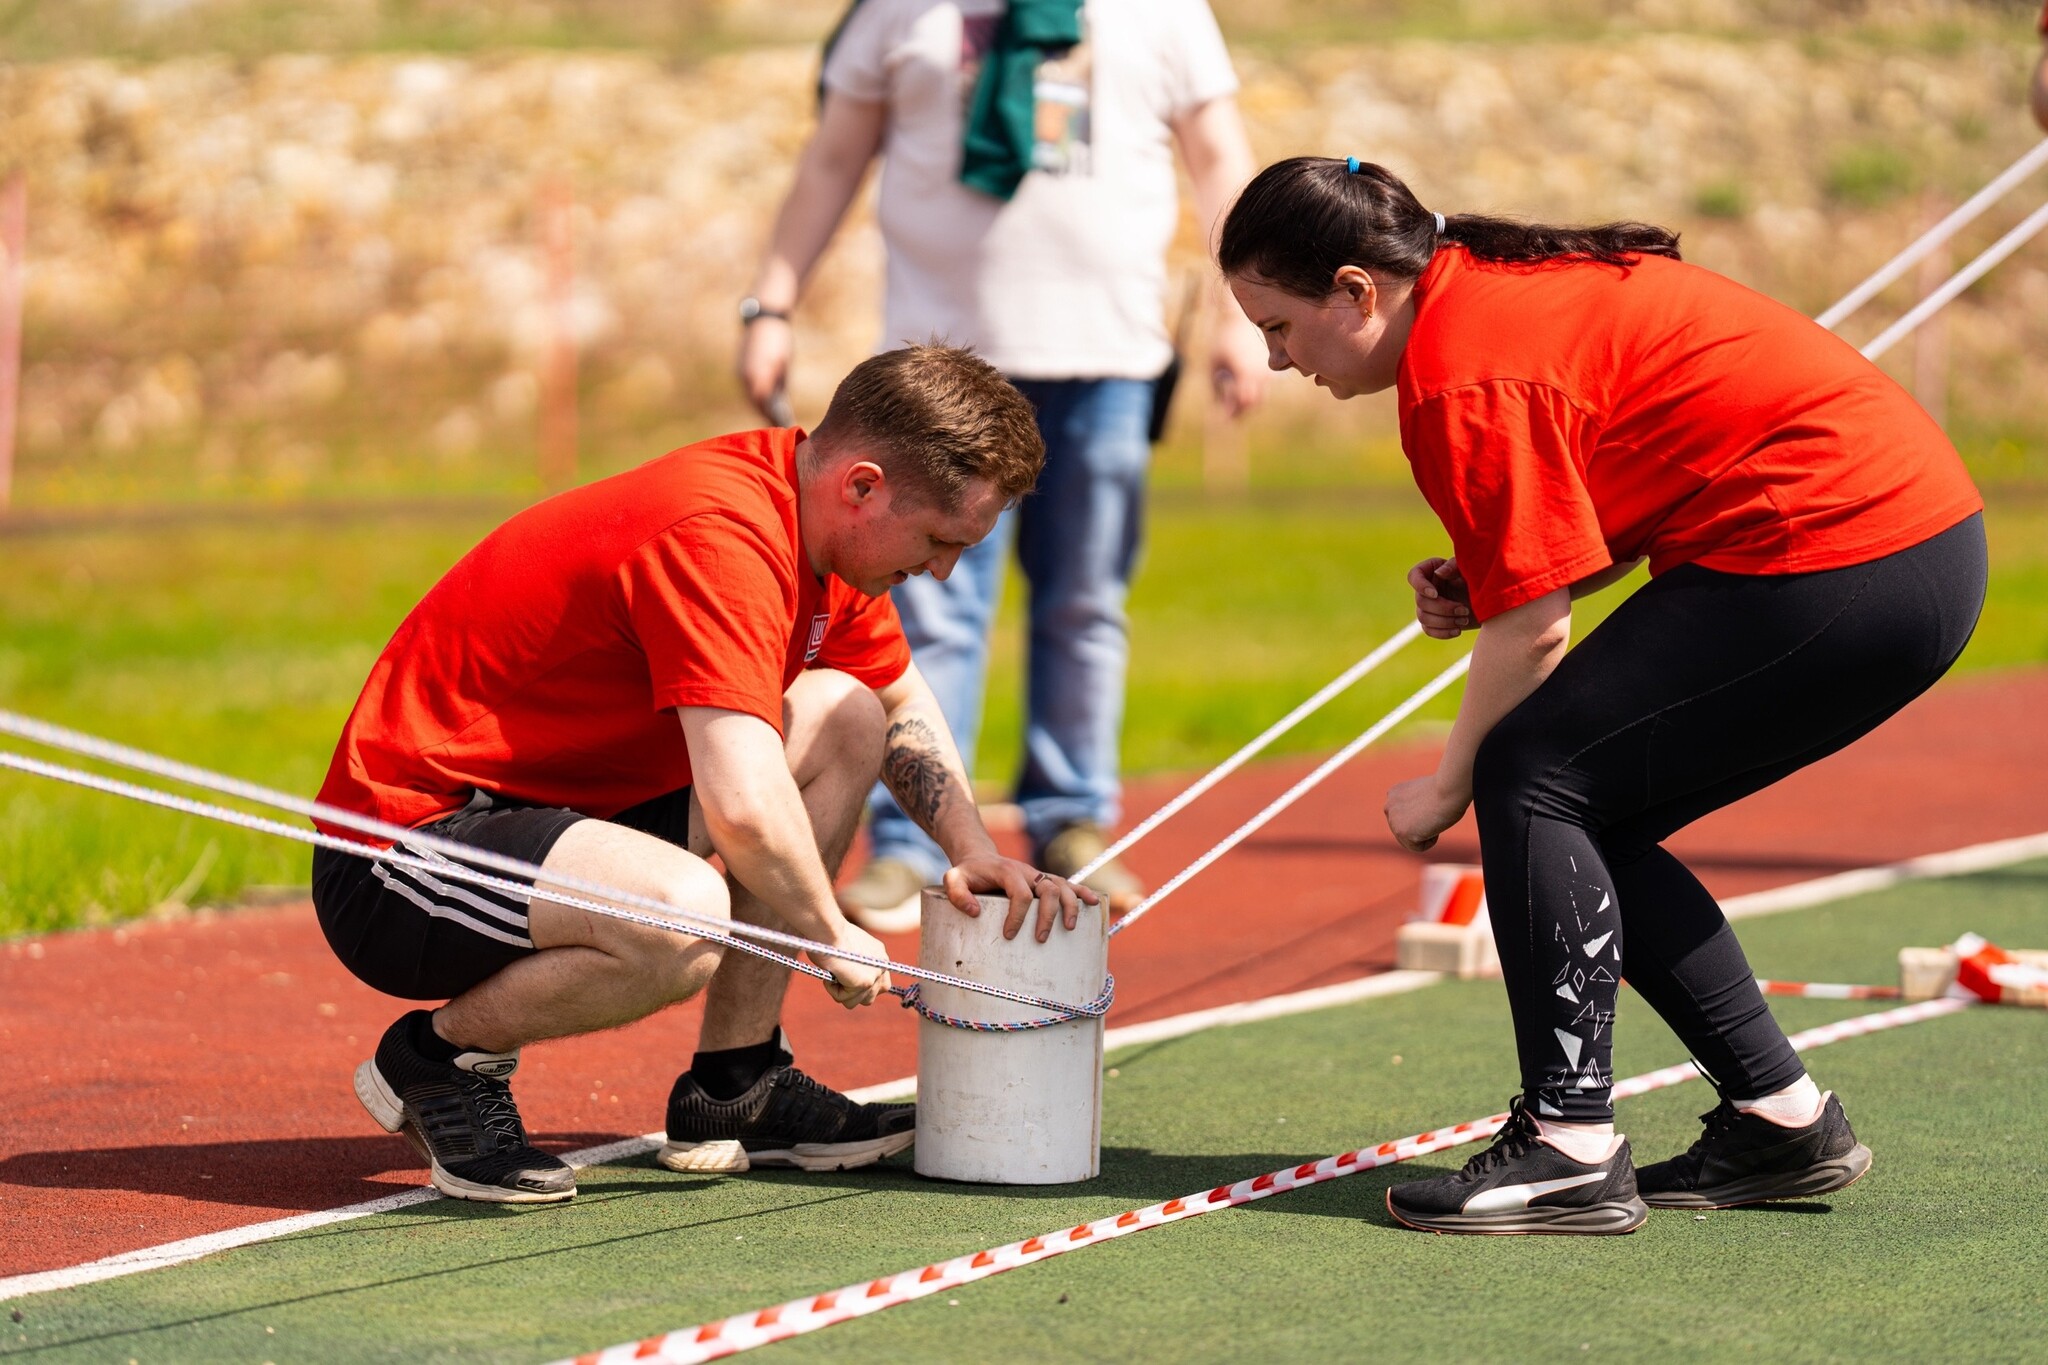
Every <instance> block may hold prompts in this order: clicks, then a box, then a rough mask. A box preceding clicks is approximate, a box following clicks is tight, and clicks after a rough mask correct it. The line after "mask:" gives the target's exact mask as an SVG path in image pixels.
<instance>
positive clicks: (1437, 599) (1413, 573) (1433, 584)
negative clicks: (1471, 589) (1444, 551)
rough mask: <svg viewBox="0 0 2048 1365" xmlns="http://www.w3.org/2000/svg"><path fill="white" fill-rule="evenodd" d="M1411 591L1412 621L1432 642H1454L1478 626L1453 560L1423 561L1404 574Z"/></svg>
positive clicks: (1463, 581)
mask: <svg viewBox="0 0 2048 1365" xmlns="http://www.w3.org/2000/svg"><path fill="white" fill-rule="evenodd" d="M1408 586H1409V587H1411V588H1413V589H1414V590H1415V619H1416V621H1417V622H1419V623H1420V624H1421V626H1422V633H1423V634H1424V635H1427V636H1428V637H1429V638H1430V639H1432V640H1455V639H1457V638H1458V637H1459V636H1460V635H1462V634H1464V633H1465V632H1466V631H1468V630H1471V629H1472V628H1473V627H1475V626H1477V625H1478V624H1479V623H1478V622H1477V621H1474V620H1473V619H1472V599H1471V597H1470V595H1469V594H1468V593H1467V591H1466V588H1465V575H1464V574H1462V573H1459V572H1458V561H1457V560H1455V559H1425V560H1423V561H1422V562H1421V563H1420V564H1417V565H1416V566H1415V567H1414V568H1412V569H1410V570H1409V571H1408Z"/></svg>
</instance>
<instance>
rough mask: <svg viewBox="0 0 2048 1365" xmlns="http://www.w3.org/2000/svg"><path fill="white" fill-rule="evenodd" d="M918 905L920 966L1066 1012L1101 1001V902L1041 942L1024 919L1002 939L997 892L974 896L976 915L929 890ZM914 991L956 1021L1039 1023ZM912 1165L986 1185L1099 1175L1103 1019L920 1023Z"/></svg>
mask: <svg viewBox="0 0 2048 1365" xmlns="http://www.w3.org/2000/svg"><path fill="white" fill-rule="evenodd" d="M923 909H924V933H923V940H922V943H921V944H920V951H919V955H918V962H919V964H920V965H921V966H924V967H928V968H930V969H932V970H933V971H940V972H946V973H948V974H949V975H953V976H964V977H967V978H969V979H971V980H975V981H986V982H988V983H989V984H990V985H993V986H1004V987H1007V988H1009V989H1011V990H1014V991H1019V992H1022V993H1024V994H1028V995H1035V996H1038V997H1039V998H1040V999H1044V1000H1061V1001H1065V1002H1067V1003H1069V1004H1076V1005H1085V1004H1087V1003H1088V1002H1089V1001H1091V1000H1093V999H1095V997H1096V996H1098V995H1100V994H1101V993H1102V983H1103V980H1104V979H1105V977H1106V975H1107V973H1108V971H1109V926H1108V921H1107V917H1106V916H1105V915H1104V913H1103V909H1102V907H1100V906H1089V905H1083V906H1082V907H1081V919H1080V923H1079V925H1078V927H1076V928H1075V929H1074V930H1073V931H1072V932H1069V931H1068V930H1067V929H1066V927H1065V926H1064V925H1058V924H1056V925H1054V926H1053V931H1052V937H1051V938H1050V939H1048V940H1046V941H1045V942H1044V943H1040V942H1038V941H1037V940H1036V939H1035V938H1034V937H1032V927H1031V924H1030V923H1029V922H1027V923H1026V925H1025V927H1024V929H1023V930H1022V931H1021V932H1019V933H1018V935H1017V937H1016V938H1014V939H1009V940H1005V939H1004V938H1003V916H1004V915H1005V914H1007V913H1008V911H1009V901H1008V900H1006V899H1005V898H1003V897H1001V896H983V897H981V916H980V918H978V919H977V918H973V917H970V916H967V915H963V914H961V913H960V912H959V911H958V910H955V909H954V908H953V907H952V905H951V904H950V903H949V902H948V901H947V900H946V895H945V892H943V891H941V890H939V889H938V888H937V887H930V888H927V889H926V891H925V893H924V908H923ZM1035 913H1036V912H1035V910H1034V914H1035ZM919 989H920V993H921V994H922V997H923V999H924V1003H925V1005H926V1006H927V1007H928V1008H930V1009H932V1010H934V1011H936V1012H937V1013H940V1014H948V1015H952V1016H953V1017H954V1018H956V1019H976V1020H982V1021H985V1022H988V1023H1015V1022H1017V1021H1019V1020H1024V1019H1037V1018H1043V1017H1044V1011H1042V1010H1037V1009H1034V1008H1032V1007H1031V1006H1029V1005H1014V1004H1011V1003H1010V1002H1009V1001H1007V1000H998V999H996V998H995V997H993V996H987V995H979V994H976V993H975V992H973V991H963V990H959V989H957V988H955V987H951V986H934V985H932V984H931V983H929V982H926V983H924V984H923V985H922V986H921V987H920V988H919ZM914 1164H915V1166H916V1169H917V1173H918V1174H919V1175H926V1176H933V1177H936V1178H938V1179H940V1180H972V1181H979V1182H981V1183H984V1184H991V1185H1064V1184H1067V1183H1069V1182H1071V1181H1076V1180H1087V1179H1090V1178H1091V1177H1093V1176H1096V1175H1099V1174H1101V1172H1102V1021H1101V1020H1100V1019H1070V1020H1068V1021H1067V1022H1066V1023H1063V1024H1054V1025H1051V1026H1050V1027H1048V1028H1040V1029H1030V1030H1027V1031H1025V1032H1022V1033H983V1032H979V1031H976V1030H971V1029H957V1028H953V1027H951V1026H950V1025H946V1024H938V1023H934V1022H932V1021H931V1020H929V1019H921V1020H919V1021H918V1039H917V1149H916V1153H915V1158H914Z"/></svg>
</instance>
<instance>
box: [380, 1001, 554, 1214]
mask: <svg viewBox="0 0 2048 1365" xmlns="http://www.w3.org/2000/svg"><path fill="white" fill-rule="evenodd" d="M425 1013H426V1011H425V1010H414V1011H413V1012H412V1014H408V1015H406V1016H404V1017H403V1018H401V1019H400V1020H399V1021H398V1022H397V1023H395V1024H393V1025H392V1026H391V1027H390V1028H388V1029H385V1030H384V1037H383V1038H382V1039H381V1040H379V1042H378V1043H377V1055H376V1056H374V1057H372V1058H371V1059H370V1060H369V1061H367V1062H364V1063H363V1064H362V1065H361V1066H359V1067H357V1068H356V1098H357V1099H359V1100H361V1101H362V1102H363V1108H365V1109H367V1110H369V1111H370V1117H371V1118H373V1119H375V1120H377V1123H378V1125H379V1126H380V1127H382V1128H383V1129H384V1131H385V1132H387V1133H401V1132H402V1133H404V1134H405V1136H406V1138H407V1140H408V1141H410V1142H411V1143H412V1145H413V1146H414V1147H415V1148H417V1149H418V1150H419V1154H420V1155H421V1156H422V1157H425V1158H426V1161H427V1167H428V1170H429V1171H430V1173H431V1178H432V1180H433V1182H434V1188H435V1189H437V1190H439V1191H440V1192H441V1193H443V1194H445V1195H447V1196H449V1197H450V1198H452V1199H477V1200H482V1201H484V1202H486V1203H492V1204H553V1203H557V1202H559V1201H561V1200H564V1199H573V1198H574V1197H575V1195H576V1172H575V1170H574V1169H572V1168H571V1167H570V1166H569V1165H568V1164H567V1163H566V1162H564V1161H561V1160H560V1159H558V1158H556V1157H552V1156H549V1155H548V1154H547V1153H546V1152H543V1151H541V1150H540V1149H539V1148H537V1147H535V1146H533V1145H532V1144H531V1143H529V1142H528V1141H527V1140H526V1128H525V1125H523V1124H522V1123H520V1121H519V1109H518V1107H517V1106H516V1105H514V1104H513V1103H512V1087H511V1086H510V1085H509V1084H507V1082H506V1078H507V1077H509V1076H510V1075H511V1074H512V1073H513V1071H514V1070H516V1069H517V1068H518V1066H519V1054H518V1053H516V1052H465V1053H463V1054H461V1055H460V1056H458V1057H457V1058H456V1059H455V1060H454V1061H453V1062H437V1061H433V1060H432V1059H430V1058H427V1057H423V1056H421V1055H420V1053H419V1052H418V1051H417V1050H416V1049H415V1048H414V1047H413V1045H412V1036H411V1030H412V1026H413V1023H412V1021H413V1019H414V1017H415V1016H417V1015H424V1014H425Z"/></svg>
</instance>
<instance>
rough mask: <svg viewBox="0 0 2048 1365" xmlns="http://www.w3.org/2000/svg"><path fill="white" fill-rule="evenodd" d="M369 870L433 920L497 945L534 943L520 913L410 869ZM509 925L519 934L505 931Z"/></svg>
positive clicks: (374, 866)
mask: <svg viewBox="0 0 2048 1365" xmlns="http://www.w3.org/2000/svg"><path fill="white" fill-rule="evenodd" d="M370 871H371V872H372V873H374V874H375V875H376V877H377V880H378V881H380V882H383V883H384V885H385V886H387V887H389V888H390V889H391V890H393V891H396V892H397V893H398V894H399V895H401V896H403V897H405V898H406V899H407V900H409V901H411V902H412V903H413V904H414V905H417V906H418V907H419V908H420V909H422V910H424V911H426V912H427V913H428V914H429V915H431V916H433V917H434V918H435V919H446V920H453V921H455V922H456V923H457V924H460V925H462V926H463V927H464V928H465V929H468V930H470V931H471V932H472V933H477V934H482V935H483V936H484V937H485V938H494V939H496V940H497V941H498V942H500V943H509V944H511V945H512V946H513V947H515V948H531V947H532V946H533V940H532V939H531V938H529V937H528V936H527V928H526V915H525V913H524V912H523V911H521V910H515V909H511V908H508V907H506V906H503V905H498V904H494V903H492V902H489V901H486V900H484V899H482V897H480V896H478V895H476V894H473V893H471V892H468V891H464V890H461V889H459V888H456V887H452V886H448V885H447V884H446V883H444V882H441V881H440V880H439V879H438V878H434V877H429V876H427V875H426V874H425V873H422V872H416V871H414V870H412V869H410V868H390V867H386V866H385V865H384V864H383V863H372V864H371V865H370ZM411 878H417V879H418V882H419V884H418V885H416V884H415V883H414V882H413V881H412V880H409V879H411ZM465 904H466V905H468V906H473V907H475V908H477V909H479V910H483V911H484V912H486V913H487V914H489V915H490V916H492V917H493V918H494V919H495V920H498V921H502V923H494V922H493V921H492V919H483V918H479V917H478V916H477V915H475V914H472V913H471V912H470V910H469V909H466V908H465ZM508 926H509V928H510V929H513V930H517V931H518V932H516V933H512V932H508V931H507V930H508Z"/></svg>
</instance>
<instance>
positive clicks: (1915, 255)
mask: <svg viewBox="0 0 2048 1365" xmlns="http://www.w3.org/2000/svg"><path fill="white" fill-rule="evenodd" d="M2043 166H2048V138H2044V139H2042V140H2041V141H2040V142H2038V143H2036V144H2035V145H2034V147H2033V149H2032V150H2030V151H2028V152H2027V153H2026V154H2025V155H2024V156H2022V157H2021V158H2020V159H2019V160H2017V161H2015V162H2013V163H2012V165H2010V166H2008V167H2006V168H2005V170H2003V171H2001V172H2000V173H1999V174H1998V175H1997V176H1995V177H1993V178H1992V180H1991V182H1990V183H1989V184H1987V185H1985V187H1984V188H1983V189H1981V190H1979V191H1977V192H1976V193H1975V194H1973V195H1971V196H1970V197H1969V198H1968V199H1967V200H1965V201H1963V203H1962V204H1961V205H1960V206H1958V207H1957V209H1956V211H1955V212H1953V213H1951V214H1949V216H1948V217H1946V218H1944V219H1942V220H1941V221H1940V222H1939V223H1936V224H1935V225H1934V226H1933V227H1931V228H1929V229H1927V231H1926V232H1924V233H1922V234H1921V235H1920V236H1919V238H1918V239H1916V240H1915V241H1914V242H1913V243H1912V245H1910V246H1908V247H1907V248H1906V249H1905V250H1904V251H1901V252H1900V253H1899V254H1898V255H1896V256H1894V257H1892V258H1891V259H1890V260H1889V261H1886V262H1885V263H1884V264H1883V265H1882V266H1879V267H1878V269H1877V272H1876V273H1875V274H1873V275H1872V276H1871V277H1870V278H1869V279H1867V280H1865V281H1864V282H1863V283H1861V284H1859V285H1857V286H1856V287H1855V288H1854V289H1851V290H1850V291H1849V292H1848V293H1847V294H1844V295H1843V296H1842V298H1841V299H1840V301H1839V302H1837V303H1836V304H1835V305H1834V306H1833V307H1832V308H1830V309H1828V310H1827V311H1826V312H1825V313H1822V314H1821V315H1820V316H1819V317H1817V318H1815V319H1814V321H1815V322H1818V323H1819V324H1820V325H1821V326H1823V327H1825V328H1827V329H1828V330H1829V331H1831V332H1832V331H1833V330H1834V329H1835V328H1836V326H1837V325H1839V324H1840V323H1841V322H1842V320H1843V319H1845V318H1847V317H1848V316H1849V315H1850V314H1851V313H1853V312H1855V311H1856V310H1857V309H1858V308H1861V307H1862V306H1863V305H1864V304H1866V303H1868V302H1870V301H1871V300H1872V299H1874V298H1876V297H1877V296H1878V294H1880V293H1881V292H1883V290H1884V289H1885V288H1886V286H1888V285H1890V284H1891V283H1892V282H1893V281H1895V280H1897V279H1898V278H1899V277H1900V276H1901V275H1904V274H1905V273H1906V272H1907V271H1908V270H1911V269H1912V268H1913V267H1914V266H1916V265H1918V264H1919V263H1920V262H1921V261H1922V260H1924V259H1926V257H1927V256H1928V255H1929V254H1930V253H1932V252H1933V251H1934V250H1935V249H1936V248H1937V247H1939V246H1941V244H1942V243H1944V242H1946V241H1947V240H1948V239H1949V238H1951V237H1953V236H1955V235H1956V233H1958V232H1960V231H1962V230H1963V229H1964V228H1965V227H1967V226H1969V225H1970V224H1971V223H1973V222H1975V221H1976V220H1977V217H1978V215H1980V214H1982V213H1983V212H1984V210H1986V209H1988V208H1990V207H1991V206H1992V205H1993V204H1995V203H1997V202H1998V201H1999V200H2000V199H2003V198H2004V197H2005V196H2006V194H2007V193H2009V192H2010V191H2011V189H2012V187H2013V186H2015V185H2017V184H2019V183H2020V182H2021V181H2022V180H2025V179H2026V178H2027V177H2028V176H2030V175H2032V174H2033V173H2034V172H2035V171H2037V170H2039V169H2041V167H2043Z"/></svg>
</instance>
